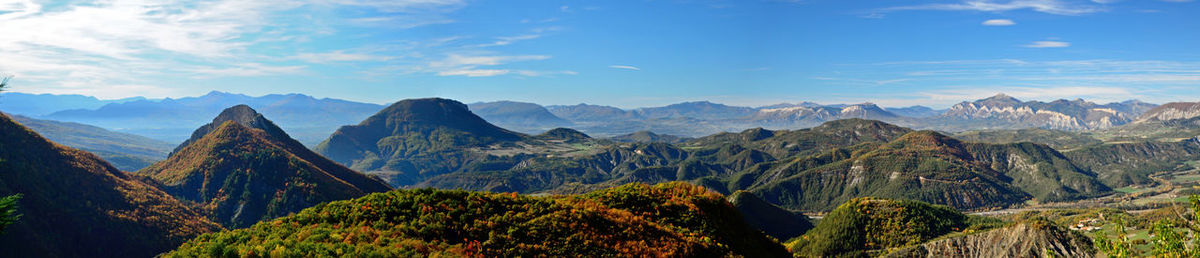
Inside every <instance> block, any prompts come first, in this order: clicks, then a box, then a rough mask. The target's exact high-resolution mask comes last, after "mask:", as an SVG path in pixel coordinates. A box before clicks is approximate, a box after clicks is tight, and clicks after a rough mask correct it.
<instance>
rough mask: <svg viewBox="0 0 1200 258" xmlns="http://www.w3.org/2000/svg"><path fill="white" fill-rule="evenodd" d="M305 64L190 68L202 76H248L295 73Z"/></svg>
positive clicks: (253, 64) (255, 64)
mask: <svg viewBox="0 0 1200 258" xmlns="http://www.w3.org/2000/svg"><path fill="white" fill-rule="evenodd" d="M304 68H305V66H300V65H294V66H273V65H266V64H260V63H244V64H237V65H233V66H230V67H221V68H217V67H199V68H192V69H190V71H191V72H193V73H196V74H199V75H201V76H199V77H202V78H207V77H249V76H266V75H280V74H297V73H301V72H303V71H304Z"/></svg>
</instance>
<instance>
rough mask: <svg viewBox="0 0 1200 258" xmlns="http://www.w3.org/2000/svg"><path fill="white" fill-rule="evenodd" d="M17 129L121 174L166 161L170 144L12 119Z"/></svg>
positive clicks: (101, 130) (81, 127)
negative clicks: (103, 162) (92, 156)
mask: <svg viewBox="0 0 1200 258" xmlns="http://www.w3.org/2000/svg"><path fill="white" fill-rule="evenodd" d="M12 118H13V120H16V121H17V122H20V123H21V125H24V126H26V127H28V128H29V129H31V130H33V131H34V132H37V133H38V134H41V135H42V136H44V137H46V138H47V139H50V140H51V141H54V142H56V143H59V144H62V145H66V146H69V147H72V148H78V149H81V150H85V151H88V152H91V153H94V154H96V155H97V156H100V158H103V159H104V160H106V161H108V163H110V164H112V165H113V166H115V167H117V169H120V170H122V171H137V170H139V169H142V168H144V167H146V166H149V165H150V164H151V163H154V162H155V161H159V160H162V159H163V158H166V157H167V152H168V151H170V150H171V144H170V143H166V142H163V141H159V140H154V139H150V138H146V137H142V136H138V135H133V134H127V133H119V132H113V131H109V130H105V129H104V128H99V127H95V126H90V125H85V124H78V123H71V122H58V121H51V120H41V119H33V118H28V117H24V116H12Z"/></svg>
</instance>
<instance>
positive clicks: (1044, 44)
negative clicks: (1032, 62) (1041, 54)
mask: <svg viewBox="0 0 1200 258" xmlns="http://www.w3.org/2000/svg"><path fill="white" fill-rule="evenodd" d="M1070 46H1071V43H1070V42H1065V41H1034V42H1033V43H1029V44H1026V45H1023V46H1022V47H1027V48H1064V47H1070Z"/></svg>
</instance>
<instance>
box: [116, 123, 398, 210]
mask: <svg viewBox="0 0 1200 258" xmlns="http://www.w3.org/2000/svg"><path fill="white" fill-rule="evenodd" d="M139 173H142V174H146V175H149V176H150V177H151V178H154V179H155V180H157V181H158V182H161V183H162V184H163V186H162V188H163V189H164V190H166V191H167V192H168V193H171V194H172V195H175V196H176V197H177V198H179V199H182V200H187V201H191V202H196V203H198V204H200V206H202V207H204V209H206V210H207V211H209V214H208V216H209V218H211V219H212V220H213V221H216V222H218V223H221V224H223V225H226V226H227V227H231V228H240V227H247V226H250V225H253V224H254V223H256V222H258V221H261V220H264V219H270V218H275V217H279V216H283V215H287V214H289V213H293V212H297V211H300V210H301V209H304V208H307V207H310V206H312V205H315V204H317V203H321V202H327V201H334V200H344V199H350V198H356V197H360V196H363V195H365V194H368V193H372V192H383V191H388V190H390V187H389V186H388V185H387V184H386V183H384V182H383V181H381V180H379V179H376V178H373V177H370V176H367V175H363V174H360V173H358V172H355V171H353V170H350V169H348V168H346V167H344V166H342V165H339V164H336V163H334V162H333V161H330V160H328V159H325V158H324V157H321V156H320V155H317V154H316V153H314V152H312V151H309V150H308V149H307V148H305V147H304V146H303V145H301V144H300V143H299V142H297V141H296V140H294V139H291V138H290V137H288V136H287V134H286V133H284V132H283V130H281V129H279V128H278V127H277V126H275V125H274V123H272V122H271V121H269V120H267V119H266V118H264V117H263V116H262V115H261V114H258V113H257V112H255V111H254V110H253V109H251V108H250V107H248V106H245V105H239V106H234V107H231V108H229V109H226V110H225V111H223V112H222V113H221V114H220V115H218V116H217V118H216V119H214V120H213V122H212V123H210V124H207V125H205V126H202V127H200V128H199V129H197V130H196V133H195V134H194V138H193V139H189V140H188V141H187V142H185V143H184V144H183V145H181V146H180V148H178V149H177V150H176V151H175V153H173V154H172V155H171V156H170V157H169V158H167V160H164V161H162V162H159V163H155V164H154V165H151V166H150V167H147V168H145V169H143V170H141V171H139Z"/></svg>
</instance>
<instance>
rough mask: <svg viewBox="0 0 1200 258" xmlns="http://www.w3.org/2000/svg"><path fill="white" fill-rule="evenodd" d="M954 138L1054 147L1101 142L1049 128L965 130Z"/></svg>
mask: <svg viewBox="0 0 1200 258" xmlns="http://www.w3.org/2000/svg"><path fill="white" fill-rule="evenodd" d="M954 138H958V139H961V140H963V141H968V142H980V143H992V144H1008V143H1022V142H1031V143H1038V144H1045V145H1048V146H1050V147H1053V148H1055V149H1060V150H1063V149H1073V148H1079V147H1084V146H1092V145H1098V144H1101V143H1102V142H1101V141H1100V140H1099V139H1096V138H1094V137H1092V136H1091V135H1090V134H1087V133H1080V132H1069V131H1059V130H1050V129H1040V128H1031V129H1018V130H988V131H967V132H961V133H958V134H955V135H954Z"/></svg>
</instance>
